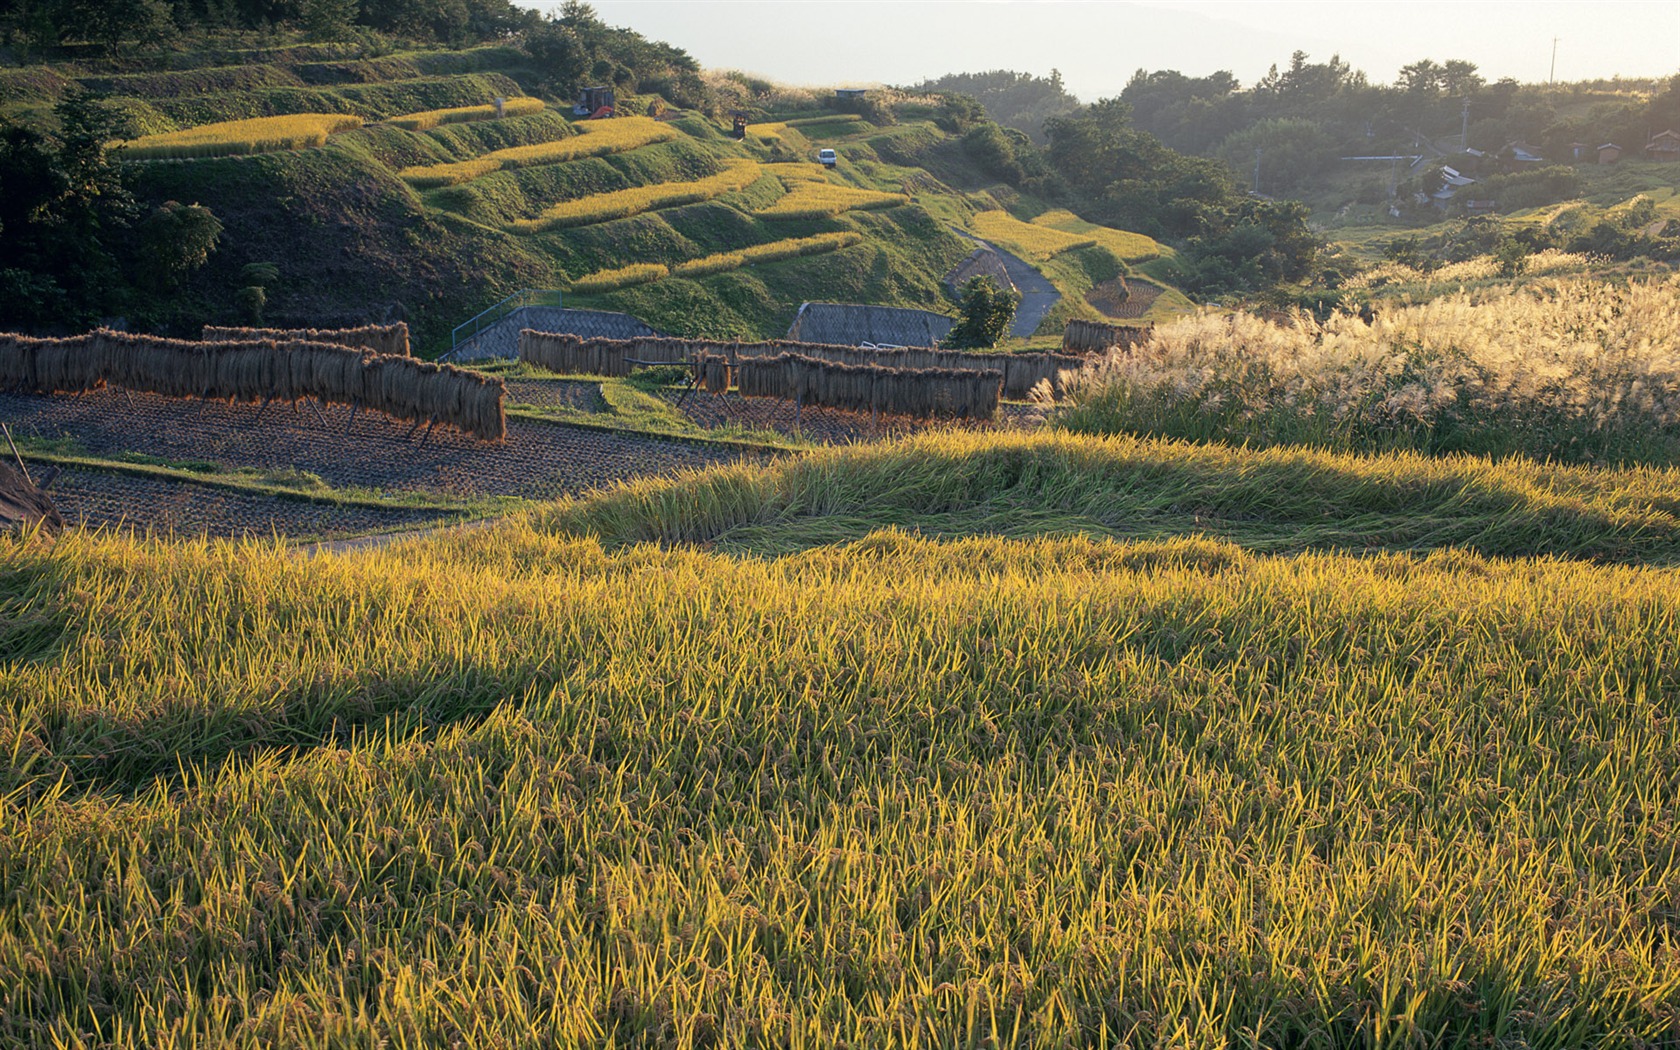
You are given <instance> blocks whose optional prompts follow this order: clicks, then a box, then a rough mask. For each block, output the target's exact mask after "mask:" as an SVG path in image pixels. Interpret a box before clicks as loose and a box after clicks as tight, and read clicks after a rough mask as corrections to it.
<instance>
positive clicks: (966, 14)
mask: <svg viewBox="0 0 1680 1050" xmlns="http://www.w3.org/2000/svg"><path fill="white" fill-rule="evenodd" d="M533 6H539V7H542V6H545V5H540V4H538V5H533ZM595 8H596V10H597V11H598V12H600V14H601V17H602V18H603V20H605V21H607V22H609V23H611V24H613V25H624V26H629V27H631V28H633V29H637V30H639V31H641V32H642V33H645V34H647V35H648V36H651V37H654V38H655V39H661V40H667V41H670V42H671V43H673V44H676V45H678V46H679V47H683V48H685V49H687V50H688V51H689V53H691V54H693V55H694V56H695V57H696V58H697V59H699V60H700V62H701V63H703V64H704V65H706V66H709V67H720V68H738V69H746V70H750V71H752V72H755V73H760V74H764V75H767V76H770V77H773V78H775V79H777V80H783V81H787V82H790V83H798V84H836V83H876V82H886V83H911V82H915V81H918V80H921V79H924V78H926V77H931V76H937V75H939V74H941V73H946V72H956V71H978V70H985V69H998V68H1009V69H1019V70H1026V71H1028V72H1033V73H1040V74H1043V73H1048V72H1049V70H1050V69H1051V68H1052V67H1055V68H1059V69H1061V71H1062V75H1063V77H1064V78H1065V80H1066V81H1067V83H1068V86H1069V88H1070V89H1071V90H1073V91H1074V92H1075V93H1076V94H1078V95H1079V96H1080V97H1082V98H1084V99H1087V100H1090V99H1095V98H1099V97H1103V96H1106V95H1114V94H1118V93H1119V91H1120V89H1121V88H1123V87H1125V84H1126V81H1127V79H1129V78H1130V76H1131V75H1132V73H1133V71H1135V70H1136V69H1138V68H1140V67H1142V68H1147V69H1177V70H1180V71H1182V72H1185V73H1191V74H1200V73H1209V72H1212V71H1214V70H1216V69H1229V70H1231V71H1232V72H1233V73H1235V74H1236V75H1237V76H1238V77H1239V78H1240V79H1241V80H1242V81H1243V82H1244V83H1251V82H1252V81H1254V80H1255V79H1256V78H1258V77H1259V76H1261V75H1263V74H1264V73H1265V71H1266V68H1267V67H1268V66H1270V65H1271V64H1272V63H1274V62H1275V63H1278V64H1279V65H1283V64H1287V63H1288V61H1289V55H1290V53H1291V52H1292V51H1294V50H1295V49H1297V48H1299V49H1301V50H1304V51H1307V52H1308V53H1309V54H1310V55H1312V57H1313V58H1314V59H1316V60H1322V59H1324V58H1327V57H1329V55H1331V54H1332V53H1340V54H1341V56H1342V57H1343V58H1344V59H1347V60H1348V61H1350V62H1352V63H1353V65H1354V66H1355V67H1356V68H1358V69H1363V70H1364V71H1365V72H1366V73H1367V74H1368V75H1369V76H1370V77H1371V79H1372V80H1374V81H1379V82H1387V81H1392V80H1393V79H1394V75H1395V72H1396V71H1397V70H1398V69H1399V68H1400V67H1401V66H1402V65H1405V64H1406V63H1408V62H1411V61H1414V60H1416V59H1419V58H1425V57H1428V58H1434V59H1436V60H1442V59H1448V58H1465V59H1469V60H1470V61H1472V62H1475V63H1477V65H1479V66H1480V67H1481V69H1482V71H1483V73H1484V74H1485V75H1487V77H1488V79H1490V80H1492V79H1497V78H1499V77H1502V76H1512V77H1516V78H1517V79H1518V80H1523V81H1530V82H1532V81H1544V80H1545V79H1546V78H1547V75H1548V73H1549V69H1550V64H1551V59H1552V39H1553V38H1554V37H1557V38H1558V45H1557V76H1558V79H1560V80H1572V79H1583V78H1589V77H1609V76H1615V75H1618V74H1619V75H1624V76H1640V77H1650V76H1668V75H1671V74H1674V73H1677V72H1680V3H1675V2H1647V0H1599V2H1596V3H1582V2H1567V3H1562V2H1546V0H1523V2H1489V0H1457V2H1433V0H1335V2H1315V0H1282V2H1248V3H1242V2H1235V0H1147V2H1116V0H595Z"/></svg>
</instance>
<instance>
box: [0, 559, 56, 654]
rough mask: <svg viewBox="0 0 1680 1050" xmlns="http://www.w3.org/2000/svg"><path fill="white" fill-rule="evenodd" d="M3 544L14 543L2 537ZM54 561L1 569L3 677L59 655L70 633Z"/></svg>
mask: <svg viewBox="0 0 1680 1050" xmlns="http://www.w3.org/2000/svg"><path fill="white" fill-rule="evenodd" d="M0 542H7V543H11V542H26V541H12V540H9V539H5V538H4V537H0ZM54 566H55V563H54V562H52V561H50V560H31V561H29V562H27V563H25V564H24V566H23V567H21V568H20V567H16V566H11V567H6V568H0V674H3V673H5V672H7V671H10V670H12V669H13V668H15V667H16V666H17V665H19V664H23V663H29V662H32V661H36V660H44V659H46V658H48V657H50V656H52V655H53V654H55V653H57V652H59V651H60V650H61V649H62V648H63V646H64V643H65V641H66V639H67V637H68V635H69V633H70V619H71V617H70V610H69V608H68V607H67V606H66V605H65V604H64V601H63V596H62V590H63V580H62V579H60V578H59V574H58V573H57V572H56V571H55V570H54Z"/></svg>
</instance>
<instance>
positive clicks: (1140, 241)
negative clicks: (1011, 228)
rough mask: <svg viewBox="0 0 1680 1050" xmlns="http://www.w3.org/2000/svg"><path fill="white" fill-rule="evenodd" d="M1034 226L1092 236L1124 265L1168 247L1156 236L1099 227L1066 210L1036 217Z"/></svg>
mask: <svg viewBox="0 0 1680 1050" xmlns="http://www.w3.org/2000/svg"><path fill="white" fill-rule="evenodd" d="M1032 224H1033V225H1034V226H1044V227H1048V228H1049V229H1052V230H1059V231H1060V232H1062V233H1068V234H1072V235H1073V236H1075V237H1079V238H1084V237H1089V238H1091V239H1092V240H1093V241H1095V242H1096V243H1097V244H1099V245H1101V246H1102V247H1104V248H1107V249H1108V250H1109V253H1110V254H1112V255H1113V256H1114V257H1115V258H1116V259H1119V260H1120V261H1122V262H1144V261H1145V260H1148V259H1154V258H1157V257H1159V256H1160V255H1162V254H1163V253H1164V252H1165V251H1166V248H1165V247H1164V246H1163V245H1162V244H1161V242H1159V241H1157V240H1156V239H1155V238H1153V237H1149V236H1147V235H1145V234H1141V233H1131V232H1129V231H1127V230H1115V229H1110V228H1109V227H1107V226H1098V225H1097V224H1096V223H1094V222H1086V221H1085V220H1084V219H1081V218H1080V217H1079V216H1077V215H1075V214H1074V213H1073V212H1071V211H1068V210H1067V209H1066V208H1056V209H1053V210H1051V211H1047V212H1045V213H1044V214H1043V215H1039V216H1036V217H1035V218H1034V219H1033V221H1032Z"/></svg>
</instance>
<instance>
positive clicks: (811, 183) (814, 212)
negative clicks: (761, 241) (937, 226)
mask: <svg viewBox="0 0 1680 1050" xmlns="http://www.w3.org/2000/svg"><path fill="white" fill-rule="evenodd" d="M779 177H781V178H782V182H783V185H784V186H786V187H787V191H788V192H787V194H786V195H785V196H783V197H782V198H781V199H780V200H778V201H776V203H774V204H772V205H770V206H769V207H768V208H764V209H761V210H760V211H758V212H756V213H755V214H757V215H758V216H760V217H761V218H766V219H820V218H825V217H828V216H832V215H839V214H840V213H841V212H847V211H852V210H855V209H869V208H892V207H896V206H897V205H900V204H907V203H909V201H910V198H909V197H906V196H905V195H904V194H902V193H882V192H880V191H879V190H863V189H858V188H857V187H855V186H842V185H840V184H838V183H833V182H828V181H826V180H825V181H822V182H818V181H816V180H814V179H809V178H806V177H805V176H804V175H803V174H802V173H794V174H787V175H781V176H779Z"/></svg>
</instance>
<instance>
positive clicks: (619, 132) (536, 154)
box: [399, 117, 678, 189]
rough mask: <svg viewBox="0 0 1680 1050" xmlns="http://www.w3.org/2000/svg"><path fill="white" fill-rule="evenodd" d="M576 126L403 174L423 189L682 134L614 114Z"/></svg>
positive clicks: (597, 154)
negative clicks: (565, 133) (557, 135)
mask: <svg viewBox="0 0 1680 1050" xmlns="http://www.w3.org/2000/svg"><path fill="white" fill-rule="evenodd" d="M575 126H576V128H577V132H578V133H577V134H576V135H572V136H569V137H567V138H563V139H557V140H555V141H553V142H539V143H536V144H534V145H530V146H513V147H510V148H508V149H499V150H496V151H495V152H492V153H486V154H484V155H483V156H481V157H474V158H472V159H470V160H462V161H455V162H452V163H448V164H426V165H421V166H418V167H412V168H404V169H403V170H402V171H401V172H400V173H399V174H400V175H401V176H402V178H404V179H406V180H407V181H408V182H409V183H410V184H412V185H414V186H416V187H419V188H422V189H426V188H431V187H435V186H454V185H458V184H460V183H463V182H471V181H472V180H473V179H477V178H482V177H484V176H485V175H489V174H490V173H491V172H495V171H500V170H502V169H503V168H525V167H534V166H536V165H539V164H560V163H563V162H565V161H568V160H578V159H580V158H583V157H600V156H605V155H606V154H609V153H622V152H624V151H626V150H632V149H639V148H640V147H642V146H649V145H652V144H653V143H656V142H668V141H670V140H671V139H673V138H676V136H677V134H678V133H677V131H676V129H674V128H671V127H669V126H668V125H665V124H661V123H659V122H658V121H657V120H654V119H653V118H652V117H614V118H613V119H611V120H590V121H582V122H580V123H578V124H577V125H575Z"/></svg>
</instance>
